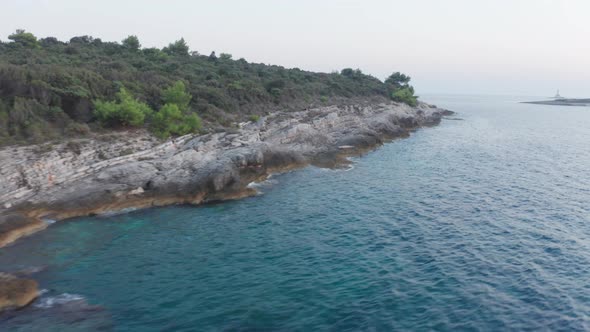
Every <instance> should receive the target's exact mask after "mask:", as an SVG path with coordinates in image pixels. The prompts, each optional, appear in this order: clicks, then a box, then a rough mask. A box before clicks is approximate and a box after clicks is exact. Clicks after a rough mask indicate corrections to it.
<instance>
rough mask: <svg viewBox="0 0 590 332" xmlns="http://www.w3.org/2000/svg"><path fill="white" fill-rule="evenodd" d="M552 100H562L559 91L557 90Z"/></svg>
mask: <svg viewBox="0 0 590 332" xmlns="http://www.w3.org/2000/svg"><path fill="white" fill-rule="evenodd" d="M553 99H555V100H560V99H564V98H563V97H562V96H561V95H560V94H559V89H557V93H556V94H555V97H553Z"/></svg>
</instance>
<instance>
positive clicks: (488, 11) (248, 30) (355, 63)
mask: <svg viewBox="0 0 590 332" xmlns="http://www.w3.org/2000/svg"><path fill="white" fill-rule="evenodd" d="M0 8H1V10H0V40H3V41H7V37H8V35H9V34H11V33H12V32H14V31H15V30H16V29H25V30H27V31H30V32H32V33H33V34H35V35H36V36H38V37H48V36H53V37H57V38H58V39H61V40H69V39H70V38H71V37H73V36H81V35H90V36H93V37H97V38H101V39H102V40H105V41H120V40H122V39H123V38H125V37H126V36H128V35H137V36H138V37H139V39H140V41H141V43H142V45H143V46H144V47H163V46H166V45H167V44H168V43H170V42H172V41H174V40H177V39H179V38H181V37H184V38H185V40H186V41H187V43H188V44H189V46H190V47H191V50H193V51H198V52H199V53H202V54H209V53H210V52H211V51H216V52H217V53H218V54H219V53H221V52H224V53H230V54H232V55H233V56H234V58H242V57H243V58H245V59H246V60H248V61H251V62H262V63H267V64H277V65H282V66H285V67H289V68H292V67H297V68H301V69H305V70H312V71H322V72H331V71H334V70H341V69H342V68H347V67H350V68H359V69H361V70H362V71H363V72H365V73H368V74H371V75H373V76H376V77H378V78H380V79H384V78H386V77H387V76H388V75H389V74H391V73H392V72H394V71H401V72H404V73H407V74H409V75H410V76H411V77H412V83H413V85H414V86H415V87H416V90H417V92H418V94H421V93H422V94H449V93H450V94H504V95H528V96H552V95H554V94H555V91H556V90H557V89H560V90H561V94H562V95H564V96H567V97H590V18H589V15H590V0H404V1H398V0H363V1H360V0H356V1H353V0H340V1H337V0H244V1H238V0H192V1H189V0H186V1H183V0H166V1H161V0H141V1H140V0H100V1H98V0H96V1H81V0H0Z"/></svg>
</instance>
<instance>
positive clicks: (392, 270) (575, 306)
mask: <svg viewBox="0 0 590 332" xmlns="http://www.w3.org/2000/svg"><path fill="white" fill-rule="evenodd" d="M423 99H424V100H426V101H428V102H432V103H435V104H437V105H438V106H441V107H445V108H448V109H450V110H453V111H456V112H457V113H458V114H456V115H455V116H453V117H451V119H447V120H443V123H442V124H441V125H440V126H437V127H433V128H427V129H422V130H419V131H417V132H416V133H413V134H412V136H411V137H410V138H408V139H403V140H397V141H395V142H392V143H389V144H386V145H385V146H383V147H381V148H379V149H378V150H376V151H374V152H371V153H368V154H366V155H365V156H362V157H359V158H352V160H353V162H354V163H353V165H352V166H353V167H351V168H349V169H342V170H329V169H321V168H316V167H309V168H306V169H304V170H300V171H295V172H290V173H287V174H283V175H278V176H274V177H273V178H272V179H271V181H267V182H265V183H263V184H260V185H257V186H256V187H257V189H259V190H260V191H261V192H262V193H263V194H262V195H259V196H255V197H251V198H247V199H243V200H239V201H232V202H226V203H222V204H214V205H207V206H201V207H192V206H174V207H166V208H155V209H148V210H140V211H134V212H131V213H127V214H121V215H113V216H104V217H91V218H77V219H75V220H70V221H65V222H58V223H55V224H53V225H51V226H50V227H49V228H48V229H47V230H46V231H43V232H41V233H38V234H36V235H33V236H31V237H29V238H27V239H24V240H21V241H19V242H17V243H16V244H15V245H12V246H9V247H7V248H4V249H1V250H0V270H7V271H17V270H26V269H31V268H40V269H41V271H40V272H37V273H35V274H33V277H34V278H35V279H37V280H38V281H39V283H40V286H41V288H43V289H46V290H47V291H46V292H45V293H44V294H43V295H42V296H41V298H40V300H39V301H38V302H36V303H35V304H34V305H32V306H30V307H29V308H26V309H24V310H22V311H21V312H19V314H18V315H16V314H10V315H3V316H0V330H9V331H31V330H36V331H41V330H42V331H70V330H71V331H78V330H84V331H92V330H115V331H195V330H198V331H218V330H240V331H271V330H272V331H277V330H278V331H315V330H332V331H356V330H371V331H390V330H433V329H434V330H443V331H456V330H477V329H479V330H501V331H506V330H544V329H547V330H563V331H576V330H579V331H582V330H588V329H590V204H589V202H590V177H589V176H588V167H589V166H590V145H589V142H590V108H583V107H580V108H571V107H559V106H544V105H532V104H520V103H518V102H519V101H526V100H527V99H530V97H528V98H527V97H522V98H518V97H475V96H425V97H423Z"/></svg>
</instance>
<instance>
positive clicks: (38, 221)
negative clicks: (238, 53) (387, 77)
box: [0, 102, 453, 307]
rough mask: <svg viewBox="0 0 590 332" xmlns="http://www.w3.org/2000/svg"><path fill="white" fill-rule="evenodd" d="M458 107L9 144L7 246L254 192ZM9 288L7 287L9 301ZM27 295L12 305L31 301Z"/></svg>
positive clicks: (0, 176) (328, 112) (334, 112)
mask: <svg viewBox="0 0 590 332" xmlns="http://www.w3.org/2000/svg"><path fill="white" fill-rule="evenodd" d="M451 114H453V112H450V111H447V110H444V109H440V108H437V107H435V106H432V105H428V104H425V103H420V104H419V105H418V106H417V107H409V106H407V105H405V104H398V103H392V102H389V103H381V104H371V103H366V104H362V103H357V104H354V105H348V106H329V107H320V108H314V109H308V110H304V111H298V112H277V113H273V114H270V115H268V116H266V117H263V118H261V119H260V120H258V121H257V122H247V123H242V124H240V125H239V128H235V129H231V130H224V131H220V132H217V133H211V134H207V135H201V136H196V135H187V136H183V137H179V138H176V139H172V140H168V141H166V142H163V143H162V142H160V141H157V140H156V139H154V138H153V137H152V136H150V135H149V134H148V133H145V132H129V133H123V134H119V135H118V136H117V135H114V136H113V135H111V136H109V137H107V138H104V137H103V138H100V137H98V138H94V139H86V140H75V141H70V142H67V143H63V144H59V145H53V146H49V147H48V145H47V144H46V145H37V146H26V147H7V148H4V149H2V150H0V247H2V246H5V245H7V244H9V243H11V242H14V241H16V240H17V239H19V238H21V237H23V236H27V235H29V234H32V233H34V232H37V231H39V230H42V229H44V228H45V227H46V226H47V224H48V222H53V221H56V220H62V219H66V218H72V217H77V216H85V215H94V214H100V213H105V212H113V211H119V210H124V209H129V208H144V207H151V206H162V205H170V204H201V203H206V202H211V201H217V200H227V199H237V198H241V197H245V196H249V195H252V194H254V193H255V191H254V190H253V189H251V188H249V187H248V184H249V183H251V182H254V181H261V180H264V179H265V178H266V177H267V176H268V175H269V174H272V173H276V172H283V171H287V170H290V169H294V168H300V167H304V166H306V165H309V164H314V165H318V166H322V167H334V166H337V165H338V164H339V163H341V162H344V161H345V159H344V158H343V156H348V155H355V154H359V153H363V152H365V151H368V150H370V149H374V148H375V147H377V146H379V145H381V144H383V143H384V142H387V141H390V140H392V139H395V138H400V137H407V136H408V135H409V134H410V133H411V132H412V131H413V130H415V129H417V128H419V127H423V126H433V125H437V124H438V123H440V121H441V119H442V118H443V116H445V115H451ZM22 285H23V287H25V285H26V286H27V287H25V288H26V289H27V290H31V289H32V288H33V284H30V283H29V284H27V283H23V284H22ZM2 294H3V293H2V290H1V288H0V299H2V296H4V295H2ZM27 294H28V296H25V297H23V298H22V299H18V300H11V301H13V302H10V303H17V304H23V303H25V302H27V300H29V298H30V296H32V293H30V294H29V293H28V292H27ZM1 301H2V300H0V307H1V306H2V304H1V303H2V302H1ZM4 301H5V305H6V303H8V304H10V303H9V301H8V300H4ZM14 301H16V302H14Z"/></svg>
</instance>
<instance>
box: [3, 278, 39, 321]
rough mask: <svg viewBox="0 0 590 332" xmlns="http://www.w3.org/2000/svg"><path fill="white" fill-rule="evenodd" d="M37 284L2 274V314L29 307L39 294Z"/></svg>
mask: <svg viewBox="0 0 590 332" xmlns="http://www.w3.org/2000/svg"><path fill="white" fill-rule="evenodd" d="M37 287H38V286H37V282H36V281H35V280H32V279H20V278H17V277H15V276H13V275H10V274H6V273H0V312H2V311H4V310H8V309H19V308H22V307H24V306H27V305H28V304H29V303H31V302H32V301H33V300H34V299H35V298H37V296H38V294H39V290H38V289H37Z"/></svg>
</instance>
